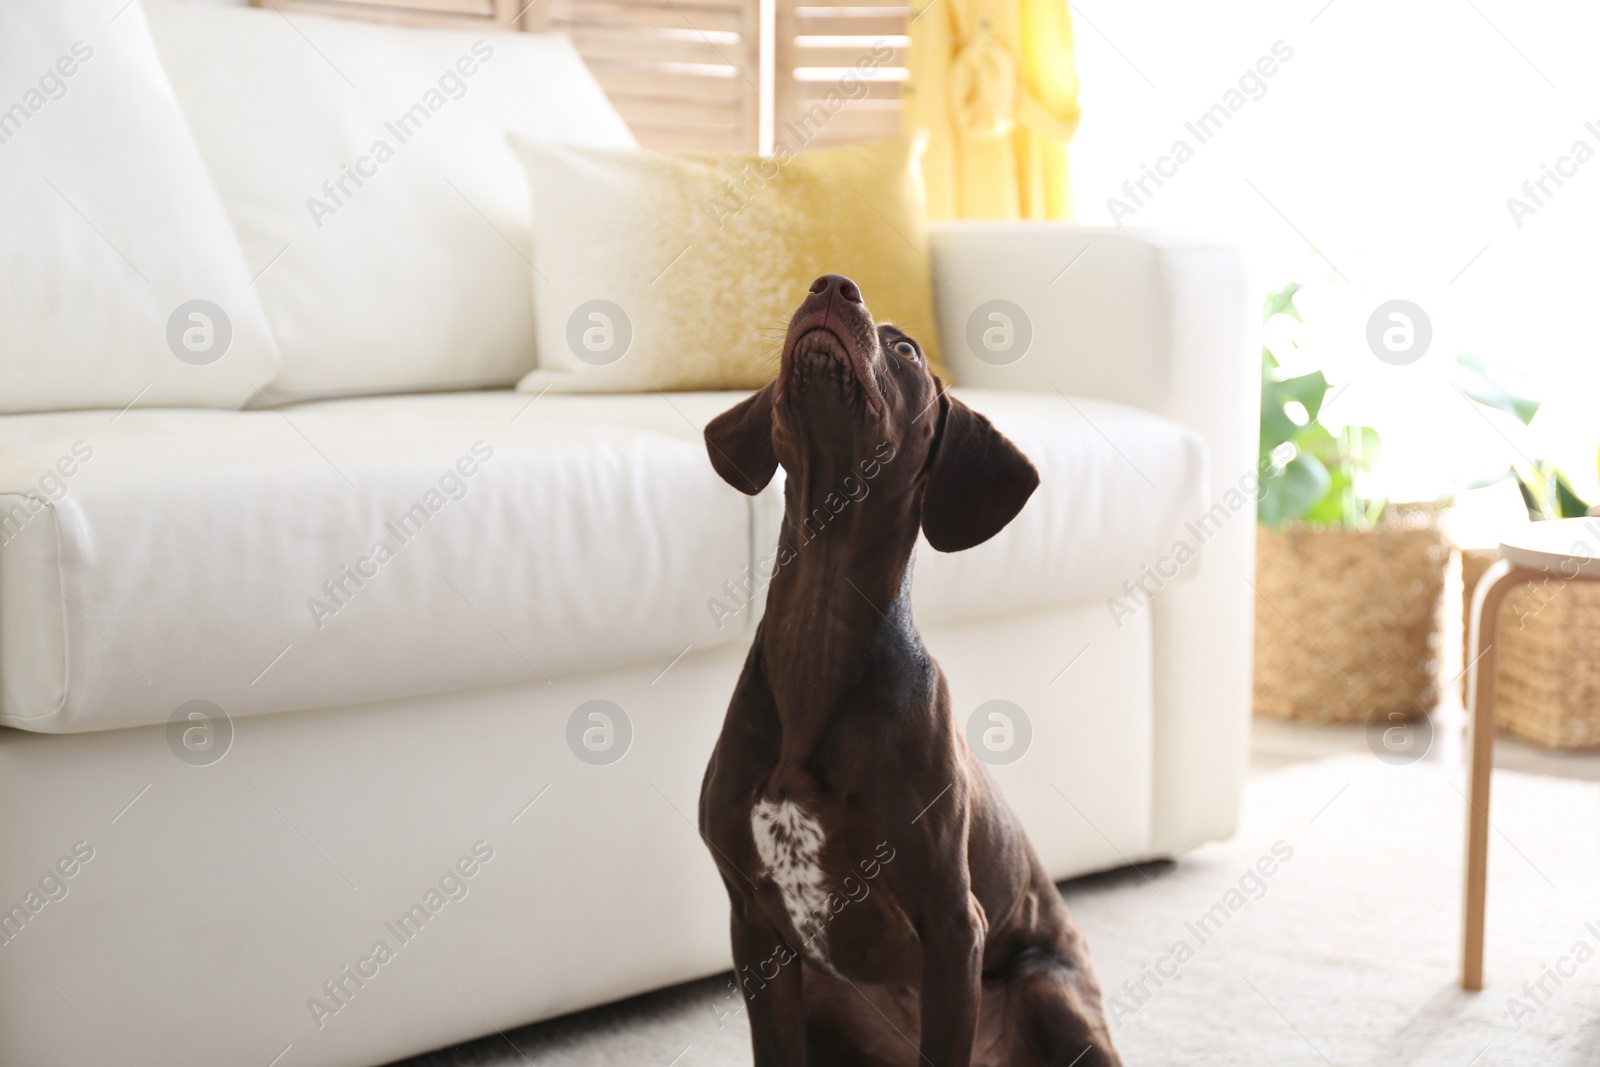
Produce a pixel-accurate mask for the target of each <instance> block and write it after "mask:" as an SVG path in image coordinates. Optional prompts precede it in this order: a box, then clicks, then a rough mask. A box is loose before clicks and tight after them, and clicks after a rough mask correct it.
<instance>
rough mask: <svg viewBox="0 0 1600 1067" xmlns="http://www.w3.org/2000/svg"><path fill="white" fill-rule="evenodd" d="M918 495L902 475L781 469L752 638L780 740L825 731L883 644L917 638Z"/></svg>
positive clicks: (835, 467)
mask: <svg viewBox="0 0 1600 1067" xmlns="http://www.w3.org/2000/svg"><path fill="white" fill-rule="evenodd" d="M890 462H893V460H892V459H891V460H890ZM896 473H899V472H896ZM919 492H920V489H919V487H918V486H917V484H916V483H915V482H912V483H909V484H907V483H906V481H905V479H904V478H894V479H890V478H882V479H871V478H867V477H864V476H863V475H862V473H861V471H860V470H859V468H858V466H857V467H847V466H846V465H844V464H830V463H815V464H808V465H807V466H806V467H804V468H803V469H800V470H796V471H790V472H788V477H787V479H786V481H785V487H784V526H783V530H782V532H781V533H780V535H779V538H778V554H777V557H776V559H775V560H774V566H773V574H772V580H771V584H770V585H769V587H768V591H767V610H766V614H765V616H764V618H763V621H762V626H761V636H760V641H761V653H762V657H763V668H764V669H765V670H766V671H767V673H768V675H769V679H770V681H771V683H772V689H773V692H774V694H775V695H779V698H778V705H779V707H778V710H779V715H780V718H781V719H782V720H783V726H784V731H785V735H786V741H787V740H788V739H789V735H791V734H795V733H798V734H799V735H801V736H804V735H806V734H810V733H812V732H813V731H818V730H820V729H822V728H823V727H824V726H825V725H826V723H827V720H828V719H829V717H830V714H831V712H832V711H833V710H834V708H836V707H837V705H838V702H839V698H840V697H841V696H842V695H843V694H845V693H846V692H847V691H849V690H850V689H851V688H853V687H854V686H856V685H857V684H858V683H859V682H860V681H861V679H862V677H863V675H864V673H865V671H866V669H867V667H868V665H869V664H870V662H871V661H872V657H873V654H874V649H875V648H879V649H881V647H882V642H883V640H884V639H886V638H887V639H891V640H894V641H895V643H897V644H899V643H903V642H904V641H906V640H910V641H913V642H915V641H917V636H916V630H915V628H914V626H913V624H912V619H911V557H912V552H913V550H914V549H915V547H916V541H917V533H918V528H919V527H918V523H919V516H920V510H921V509H920V501H919ZM796 740H799V738H796ZM800 743H801V744H804V742H803V741H800Z"/></svg>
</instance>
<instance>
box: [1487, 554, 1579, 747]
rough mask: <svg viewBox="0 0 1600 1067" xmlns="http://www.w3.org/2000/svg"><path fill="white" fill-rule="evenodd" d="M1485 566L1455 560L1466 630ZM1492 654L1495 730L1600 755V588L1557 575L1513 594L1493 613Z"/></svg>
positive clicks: (1489, 559) (1553, 745) (1491, 557)
mask: <svg viewBox="0 0 1600 1067" xmlns="http://www.w3.org/2000/svg"><path fill="white" fill-rule="evenodd" d="M1492 561H1493V556H1492V555H1487V554H1483V553H1476V552H1463V553H1462V572H1463V581H1462V585H1463V587H1464V588H1465V590H1466V603H1467V612H1468V619H1469V623H1470V618H1471V610H1472V591H1473V589H1474V588H1475V587H1476V586H1477V583H1478V579H1479V578H1480V577H1481V576H1482V575H1483V572H1484V571H1485V570H1487V569H1488V566H1489V563H1490V562H1492ZM1498 654H1499V678H1498V681H1497V683H1496V692H1495V724H1496V725H1498V726H1499V727H1500V728H1501V729H1502V730H1506V731H1508V732H1510V733H1511V734H1513V735H1515V736H1516V737H1519V738H1521V739H1522V740H1524V741H1529V742H1531V743H1533V744H1535V745H1541V746H1543V747H1545V748H1596V747H1600V582H1565V583H1563V582H1561V581H1560V577H1559V575H1556V576H1552V578H1551V579H1550V582H1549V584H1548V585H1527V586H1524V587H1522V588H1521V589H1518V590H1516V591H1514V592H1513V593H1512V594H1511V595H1510V596H1509V597H1507V598H1506V602H1505V604H1504V605H1503V606H1502V607H1501V609H1500V641H1499V649H1498ZM1468 658H1469V659H1470V656H1469V657H1468ZM1463 662H1465V661H1463Z"/></svg>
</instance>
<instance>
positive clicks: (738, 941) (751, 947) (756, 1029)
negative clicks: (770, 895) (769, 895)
mask: <svg viewBox="0 0 1600 1067" xmlns="http://www.w3.org/2000/svg"><path fill="white" fill-rule="evenodd" d="M733 967H734V980H735V981H736V982H738V983H739V992H740V995H741V996H742V997H743V998H744V1003H745V1007H746V1008H748V1009H749V1011H750V1042H751V1045H752V1047H753V1049H754V1051H755V1067H805V1062H806V1007H805V985H804V979H803V977H802V976H801V973H800V956H799V954H798V953H796V952H795V951H794V949H793V948H791V947H790V946H789V944H788V943H787V942H786V941H784V939H783V936H782V935H781V934H779V933H778V932H777V930H776V929H774V928H773V926H772V924H770V923H768V922H767V921H766V920H765V919H764V918H763V917H762V916H761V914H760V911H759V909H757V908H756V907H755V905H754V903H753V902H747V901H745V900H744V899H743V898H742V894H740V895H738V896H736V898H735V899H734V902H733Z"/></svg>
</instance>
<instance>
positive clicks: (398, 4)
mask: <svg viewBox="0 0 1600 1067" xmlns="http://www.w3.org/2000/svg"><path fill="white" fill-rule="evenodd" d="M251 2H252V3H253V4H254V5H255V6H256V7H270V8H272V9H274V10H277V11H299V12H304V13H305V14H308V15H328V16H331V17H333V18H344V19H358V20H360V21H362V22H381V23H386V24H388V25H392V26H418V27H427V28H431V29H482V28H484V27H489V28H497V29H510V28H511V22H512V19H513V18H514V17H515V16H516V13H517V10H518V9H517V7H516V6H514V4H513V3H510V2H507V0H481V2H479V0H474V2H472V3H471V4H470V7H469V5H468V4H466V3H462V5H461V10H439V9H438V8H429V7H421V6H417V5H416V4H413V3H408V2H406V0H393V2H390V0H272V2H271V3H270V4H269V3H266V2H264V0H251ZM429 2H430V3H433V2H437V0H429ZM442 2H452V0H442Z"/></svg>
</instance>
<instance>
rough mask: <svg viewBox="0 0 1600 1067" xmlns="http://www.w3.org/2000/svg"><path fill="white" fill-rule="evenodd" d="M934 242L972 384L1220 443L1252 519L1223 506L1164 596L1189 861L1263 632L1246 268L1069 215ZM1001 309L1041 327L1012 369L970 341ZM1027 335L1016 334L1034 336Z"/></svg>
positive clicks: (1169, 831) (1160, 681)
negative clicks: (1140, 414) (1116, 412)
mask: <svg viewBox="0 0 1600 1067" xmlns="http://www.w3.org/2000/svg"><path fill="white" fill-rule="evenodd" d="M931 237H932V242H931V243H932V258H933V266H934V271H935V274H934V295H935V302H936V306H937V312H938V317H939V333H940V337H941V339H942V341H943V342H944V343H943V346H942V347H943V350H944V358H945V361H946V362H947V363H948V365H949V366H950V369H951V371H952V373H953V374H954V376H955V379H956V381H957V382H958V383H960V384H961V385H964V386H977V387H982V388H991V389H1022V390H1036V391H1054V390H1060V391H1061V392H1062V393H1065V394H1067V395H1069V396H1085V397H1095V398H1098V399H1103V400H1112V401H1116V402H1118V403H1123V404H1128V405H1130V406H1133V407H1139V408H1143V409H1145V410H1147V411H1151V412H1154V413H1156V414H1159V415H1162V416H1164V417H1166V418H1169V419H1172V420H1173V421H1174V422H1178V423H1181V424H1183V425H1185V426H1187V427H1189V428H1190V429H1192V430H1194V431H1196V432H1197V433H1199V434H1200V436H1201V437H1202V438H1203V439H1204V440H1205V443H1206V448H1207V453H1208V458H1209V467H1208V473H1207V479H1208V482H1209V491H1210V500H1211V501H1212V502H1213V505H1215V504H1217V503H1219V502H1223V501H1229V502H1232V503H1234V504H1235V505H1236V509H1227V510H1225V511H1217V510H1216V508H1215V507H1213V513H1214V519H1215V521H1214V522H1213V523H1207V524H1204V526H1203V528H1204V529H1205V530H1207V531H1210V534H1209V536H1207V537H1205V538H1204V540H1203V543H1197V544H1195V545H1193V546H1191V547H1192V548H1194V549H1196V550H1197V551H1199V554H1200V563H1199V565H1198V566H1193V568H1192V569H1193V573H1192V574H1191V575H1187V577H1188V580H1186V581H1183V582H1177V583H1174V584H1172V585H1170V586H1166V587H1164V588H1161V589H1160V591H1159V592H1158V593H1157V594H1156V596H1155V598H1154V600H1153V605H1152V606H1153V610H1154V616H1153V619H1152V622H1153V624H1154V645H1155V647H1154V649H1153V664H1154V696H1155V723H1154V724H1153V725H1154V733H1153V737H1154V740H1153V746H1154V753H1153V758H1154V763H1155V765H1154V768H1153V772H1154V773H1153V781H1154V783H1155V785H1154V789H1155V796H1154V797H1153V798H1152V806H1151V811H1152V816H1151V818H1152V824H1153V825H1152V827H1151V841H1152V843H1153V845H1154V847H1155V848H1156V849H1157V850H1163V851H1173V852H1176V851H1180V850H1182V849H1185V848H1190V847H1193V846H1195V845H1197V844H1200V843H1202V842H1204V841H1208V840H1213V839H1216V838H1219V837H1225V836H1227V835H1229V834H1230V833H1232V831H1233V829H1234V827H1235V825H1236V823H1237V819H1238V812H1239V803H1240V799H1241V789H1242V786H1243V783H1244V776H1245V769H1246V763H1247V758H1248V744H1249V727H1250V698H1251V658H1252V651H1253V634H1254V601H1253V597H1254V591H1253V588H1252V586H1251V585H1250V584H1249V580H1250V579H1251V578H1252V577H1253V573H1254V568H1255V507H1254V504H1253V502H1250V501H1246V502H1245V503H1244V504H1243V505H1242V506H1237V502H1238V501H1239V499H1240V491H1241V485H1242V486H1243V488H1244V490H1245V491H1246V492H1250V493H1253V485H1254V482H1253V478H1254V476H1255V475H1256V473H1257V472H1256V452H1257V441H1258V437H1257V427H1258V424H1259V404H1260V399H1259V397H1260V392H1259V390H1260V365H1259V362H1258V361H1259V358H1260V356H1259V340H1258V337H1257V331H1256V328H1255V326H1254V325H1253V315H1252V314H1251V311H1252V308H1253V306H1254V304H1253V301H1252V300H1251V297H1250V292H1249V287H1248V282H1247V279H1246V276H1245V269H1244V262H1243V258H1242V257H1241V255H1240V254H1239V252H1238V251H1237V250H1235V249H1233V248H1231V247H1229V246H1227V245H1224V244H1221V243H1217V242H1212V241H1206V240H1200V239H1194V238H1184V237H1178V236H1173V235H1167V234H1158V233H1151V232H1140V231H1137V230H1116V229H1111V228H1101V227H1087V226H1073V225H1070V224H1064V223H1032V222H1029V223H1017V222H960V223H940V224H935V225H934V226H933V228H932V233H931ZM990 300H1005V301H1009V302H1011V303H1012V304H1015V305H1017V307H1019V308H1021V310H1022V314H1023V316H1024V317H1025V325H1026V327H1027V328H1028V329H1030V330H1031V334H1032V338H1031V343H1030V344H1029V347H1028V349H1027V352H1026V353H1025V354H1024V355H1023V357H1022V358H1021V359H1018V360H1017V361H1016V362H1014V363H1011V364H1009V365H1005V366H998V365H994V363H993V362H986V361H985V360H981V359H979V358H978V356H977V355H975V354H974V351H973V346H972V345H971V344H969V340H968V332H969V323H970V322H971V320H973V318H974V315H975V313H978V312H979V309H980V307H981V305H983V304H985V303H986V302H987V301H990ZM987 312H988V309H983V312H982V313H981V314H978V318H979V319H980V320H981V322H980V325H979V327H978V329H977V330H976V331H975V332H976V333H977V334H978V335H979V336H980V337H981V333H982V329H983V328H984V327H987V326H989V325H991V324H992V320H989V319H988V318H987ZM1023 326H1024V323H1013V324H1012V327H1013V329H1014V330H1016V331H1017V335H1018V336H1020V334H1021V332H1022V329H1023ZM980 345H981V341H980ZM1230 492H1231V495H1230ZM1195 518H1196V519H1197V520H1199V519H1200V518H1201V517H1200V516H1195ZM1213 527H1214V529H1213ZM1196 540H1197V541H1199V540H1200V539H1199V538H1198V537H1197V538H1196ZM1150 562H1151V565H1152V566H1154V565H1155V564H1156V563H1157V562H1158V561H1155V560H1152V561H1150ZM1188 569H1189V568H1186V570H1188ZM1128 577H1129V578H1134V579H1137V578H1138V577H1139V576H1138V575H1129V576H1128Z"/></svg>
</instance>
